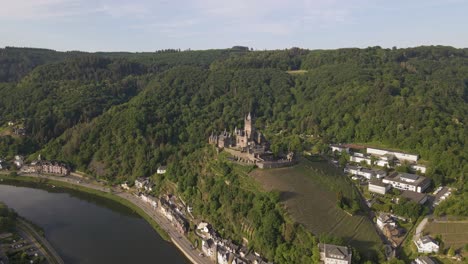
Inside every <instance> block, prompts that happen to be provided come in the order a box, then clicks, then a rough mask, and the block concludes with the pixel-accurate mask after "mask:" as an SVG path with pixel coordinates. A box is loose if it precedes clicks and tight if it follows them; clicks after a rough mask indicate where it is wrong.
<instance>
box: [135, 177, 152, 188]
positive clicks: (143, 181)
mask: <svg viewBox="0 0 468 264" xmlns="http://www.w3.org/2000/svg"><path fill="white" fill-rule="evenodd" d="M135 187H136V188H137V189H139V190H145V191H147V192H151V191H152V190H153V184H152V183H151V181H150V179H149V178H148V177H138V178H137V179H136V180H135Z"/></svg>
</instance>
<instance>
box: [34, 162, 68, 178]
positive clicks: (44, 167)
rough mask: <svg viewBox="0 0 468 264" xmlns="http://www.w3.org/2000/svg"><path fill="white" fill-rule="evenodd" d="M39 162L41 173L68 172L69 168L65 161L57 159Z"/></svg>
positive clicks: (59, 173)
mask: <svg viewBox="0 0 468 264" xmlns="http://www.w3.org/2000/svg"><path fill="white" fill-rule="evenodd" d="M39 163H40V166H41V173H44V174H58V175H68V174H70V169H69V168H68V166H67V165H66V164H65V163H61V162H57V161H39Z"/></svg>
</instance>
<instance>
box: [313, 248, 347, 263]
mask: <svg viewBox="0 0 468 264" xmlns="http://www.w3.org/2000/svg"><path fill="white" fill-rule="evenodd" d="M318 247H319V251H320V260H321V261H322V262H323V263H325V264H350V263H351V257H352V253H351V250H349V248H348V247H342V246H335V245H330V244H322V243H319V245H318Z"/></svg>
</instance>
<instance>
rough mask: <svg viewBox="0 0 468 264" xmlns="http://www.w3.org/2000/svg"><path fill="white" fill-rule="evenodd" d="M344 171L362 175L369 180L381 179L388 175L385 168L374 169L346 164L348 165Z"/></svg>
mask: <svg viewBox="0 0 468 264" xmlns="http://www.w3.org/2000/svg"><path fill="white" fill-rule="evenodd" d="M344 172H345V173H349V174H352V175H358V176H362V177H364V178H366V179H368V180H370V179H372V178H377V179H380V178H383V177H385V176H386V175H387V173H386V172H385V171H383V170H373V169H367V168H362V167H360V166H352V165H346V167H345V168H344Z"/></svg>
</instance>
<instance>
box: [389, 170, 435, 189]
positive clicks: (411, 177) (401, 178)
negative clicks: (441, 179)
mask: <svg viewBox="0 0 468 264" xmlns="http://www.w3.org/2000/svg"><path fill="white" fill-rule="evenodd" d="M384 179H386V180H389V181H395V182H400V183H404V184H409V185H413V186H422V185H424V184H425V183H426V182H427V181H429V179H427V178H426V177H424V176H419V175H416V174H410V173H401V174H399V173H397V172H394V173H392V174H390V175H388V176H386V177H385V178H384Z"/></svg>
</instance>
